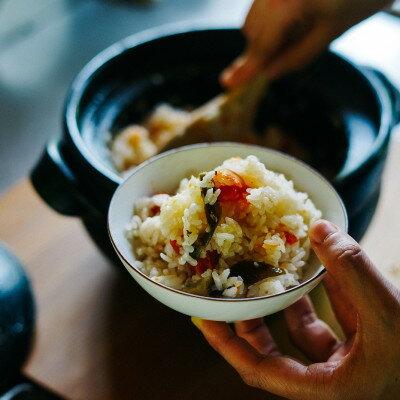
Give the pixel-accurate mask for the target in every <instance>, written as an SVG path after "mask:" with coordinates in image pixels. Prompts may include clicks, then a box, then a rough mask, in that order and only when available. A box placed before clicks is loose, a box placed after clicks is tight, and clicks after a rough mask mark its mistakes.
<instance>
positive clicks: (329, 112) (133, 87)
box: [31, 28, 400, 258]
mask: <svg viewBox="0 0 400 400" xmlns="http://www.w3.org/2000/svg"><path fill="white" fill-rule="evenodd" d="M244 45H245V41H244V38H243V36H242V35H241V33H240V31H239V30H238V29H231V28H218V29H215V28H212V29H190V30H185V31H180V32H178V33H176V32H174V33H173V32H171V31H168V32H167V31H165V30H162V29H161V30H160V29H157V30H152V31H147V32H144V33H142V34H138V35H134V36H132V37H129V38H127V39H125V40H122V41H121V42H118V43H116V44H115V45H113V46H111V47H110V48H108V49H107V50H105V51H104V52H102V53H101V54H99V55H98V56H97V57H95V58H94V59H93V60H92V61H91V62H90V63H89V64H88V65H87V66H86V67H85V68H84V69H83V70H82V72H81V73H80V74H79V75H78V77H77V78H76V80H75V81H74V83H73V85H72V87H71V90H70V93H69V96H68V99H67V102H66V106H65V115H64V135H63V136H62V138H61V139H59V140H55V141H50V142H49V143H48V145H47V148H46V149H45V151H44V154H43V156H42V158H41V159H40V160H39V162H38V164H37V165H36V167H35V168H34V170H33V172H32V175H31V179H32V182H33V185H34V187H35V188H36V190H37V191H38V193H39V194H40V195H41V196H42V197H43V199H44V200H45V201H46V202H47V203H48V204H49V205H50V206H51V207H53V208H54V209H55V210H57V211H58V212H60V213H62V214H65V215H71V216H78V217H80V218H81V219H82V221H83V223H84V225H85V227H86V228H87V230H88V231H89V233H90V235H91V236H92V238H93V240H94V241H95V242H96V244H97V245H98V246H99V247H100V249H101V250H102V251H103V252H105V253H106V254H107V255H109V256H110V257H112V258H113V257H114V255H113V254H114V252H113V250H112V248H111V245H110V242H109V240H108V236H107V232H106V215H107V209H108V204H109V202H110V199H111V197H112V194H113V192H114V190H115V189H116V187H117V186H118V184H119V183H120V182H121V180H122V178H121V177H120V176H119V175H118V174H117V172H116V171H115V170H114V168H113V166H112V164H111V161H110V158H109V156H108V149H107V140H108V138H109V135H110V133H111V134H115V133H116V132H118V130H120V129H121V128H122V127H124V126H126V125H127V124H129V123H132V122H140V121H141V120H142V118H143V117H144V116H145V115H146V114H147V113H148V112H149V111H151V110H152V108H153V107H154V106H155V105H157V104H158V103H160V102H168V103H170V104H173V105H175V106H178V107H184V108H186V107H195V106H198V105H200V104H202V103H204V102H205V101H207V100H209V99H211V98H212V97H213V96H215V95H217V94H218V93H220V92H221V91H222V88H221V87H220V86H219V83H218V75H219V73H220V71H221V70H222V69H223V68H224V67H225V66H226V65H228V64H229V62H230V61H231V60H232V59H234V58H235V57H236V56H237V55H238V54H239V53H240V52H241V51H242V49H243V47H244ZM399 103H400V96H399V94H398V93H397V92H396V90H395V89H394V87H393V86H392V85H391V84H390V82H388V81H387V79H385V77H384V76H382V75H381V74H380V73H378V72H376V71H372V70H368V69H365V68H361V67H356V66H355V65H353V64H352V63H350V62H348V61H346V60H344V59H343V58H341V57H339V56H338V55H336V54H333V53H331V52H326V53H325V54H323V55H322V56H321V57H320V58H319V59H318V60H316V62H315V63H313V64H312V65H311V66H309V67H307V69H306V70H304V71H301V72H298V73H296V74H292V75H290V76H287V77H285V78H283V79H280V80H278V81H276V82H274V83H273V84H272V85H271V86H270V88H269V89H268V91H267V93H266V95H265V98H264V99H263V101H262V104H261V105H260V107H259V111H258V115H257V118H256V121H255V129H256V130H257V132H259V133H260V135H261V133H262V132H263V131H264V130H265V128H266V127H277V128H278V129H280V130H282V131H284V132H286V133H287V134H288V135H289V136H291V137H293V138H295V139H296V140H297V141H298V142H300V143H301V145H302V146H304V147H305V148H307V149H308V151H309V159H308V160H307V161H308V162H309V163H310V164H311V165H313V166H314V167H315V168H316V169H318V170H320V171H321V172H322V173H324V174H325V175H327V176H328V177H329V179H330V180H331V182H332V183H333V184H334V186H335V187H336V189H337V190H338V192H339V193H340V195H341V196H342V198H343V201H344V203H345V205H346V208H347V212H348V215H349V224H350V234H351V235H352V236H353V237H355V238H356V239H360V238H361V236H362V235H363V233H364V232H365V230H366V228H367V227H368V224H369V222H370V220H371V218H372V216H373V213H374V210H375V207H376V204H377V201H378V198H379V191H380V183H381V174H382V170H383V166H384V163H385V158H386V154H387V150H388V143H389V139H390V133H391V130H392V127H393V126H394V125H395V124H396V123H397V122H398V120H399V118H400V105H399ZM260 140H262V137H261V136H260Z"/></svg>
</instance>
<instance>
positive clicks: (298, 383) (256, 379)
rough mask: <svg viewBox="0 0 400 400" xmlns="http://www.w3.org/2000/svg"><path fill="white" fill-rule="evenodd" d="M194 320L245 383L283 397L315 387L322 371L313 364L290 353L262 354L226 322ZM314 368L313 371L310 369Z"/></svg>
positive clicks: (298, 393) (296, 394) (304, 395)
mask: <svg viewBox="0 0 400 400" xmlns="http://www.w3.org/2000/svg"><path fill="white" fill-rule="evenodd" d="M194 322H195V325H196V326H197V327H198V328H199V329H200V331H201V332H202V333H203V335H204V337H205V338H206V340H207V341H208V343H209V344H210V345H211V346H212V347H213V348H214V349H215V350H216V351H217V352H218V353H219V354H220V355H221V356H222V357H223V358H224V359H225V360H226V361H228V363H229V364H230V365H231V366H232V367H233V368H235V369H236V371H237V372H239V374H240V375H241V377H242V379H243V380H244V381H245V382H246V383H247V384H248V385H251V386H255V387H259V388H262V389H264V390H267V391H269V392H272V393H275V394H278V395H281V396H286V397H287V396H291V397H294V396H296V397H297V396H299V395H302V396H303V398H306V393H309V394H310V396H311V395H312V393H311V392H313V391H314V390H316V386H317V385H315V383H316V380H318V377H320V376H321V375H320V374H319V372H320V371H319V370H316V369H315V368H314V367H311V368H310V367H306V366H305V365H303V364H301V363H300V362H298V361H296V360H293V359H291V358H289V357H282V356H264V355H261V354H260V353H258V352H257V351H256V350H255V349H254V348H253V347H252V346H251V345H250V344H249V343H248V342H247V341H246V340H244V339H242V338H240V337H238V336H237V335H235V333H234V332H233V330H232V329H231V328H230V327H229V325H228V324H226V323H225V322H216V321H207V320H198V319H196V320H195V321H194ZM323 365H324V364H321V368H322V369H324V367H323ZM330 367H331V366H329V368H330ZM313 368H314V370H315V374H314V373H310V372H311V371H313ZM322 372H323V371H322Z"/></svg>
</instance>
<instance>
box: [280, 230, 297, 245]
mask: <svg viewBox="0 0 400 400" xmlns="http://www.w3.org/2000/svg"><path fill="white" fill-rule="evenodd" d="M283 234H284V235H285V238H286V242H287V243H289V244H294V243H296V242H298V241H299V239H297V237H296V236H295V235H293V233H290V232H287V231H285V232H283Z"/></svg>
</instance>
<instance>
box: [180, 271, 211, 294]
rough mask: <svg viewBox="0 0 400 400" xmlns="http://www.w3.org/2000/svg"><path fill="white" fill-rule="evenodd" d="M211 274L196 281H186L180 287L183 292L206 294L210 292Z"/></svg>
mask: <svg viewBox="0 0 400 400" xmlns="http://www.w3.org/2000/svg"><path fill="white" fill-rule="evenodd" d="M211 282H212V279H211V275H210V276H209V277H207V278H202V279H200V280H198V281H197V282H192V281H190V282H188V283H187V284H186V285H185V287H184V288H183V289H182V290H183V291H184V292H187V293H191V294H197V295H199V296H208V295H209V294H210V287H211Z"/></svg>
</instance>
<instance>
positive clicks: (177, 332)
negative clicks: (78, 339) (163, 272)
mask: <svg viewBox="0 0 400 400" xmlns="http://www.w3.org/2000/svg"><path fill="white" fill-rule="evenodd" d="M116 275H117V276H115V280H114V282H113V284H112V285H110V289H111V292H110V293H109V294H108V295H107V296H109V303H108V307H109V309H108V312H107V313H106V315H107V316H108V320H107V321H106V322H105V323H106V327H105V329H106V335H107V337H108V340H107V341H106V343H107V345H106V346H107V347H106V348H105V349H104V352H105V362H106V374H107V376H106V377H105V379H107V380H108V381H109V387H110V390H111V391H112V393H109V398H110V399H119V400H123V399H133V398H135V399H154V400H157V399H171V400H173V399H191V400H196V399H199V400H200V399H201V400H204V399H219V400H224V399H230V400H233V399H242V398H249V399H250V398H251V399H252V400H257V399H264V400H265V399H279V398H280V397H277V396H274V395H269V396H268V394H267V393H265V392H263V391H261V390H258V389H254V388H251V387H248V386H246V385H245V384H244V383H243V382H242V380H241V378H240V376H239V375H238V374H237V373H236V371H235V370H234V369H233V368H232V367H230V366H229V365H228V364H227V363H226V362H225V360H223V359H222V358H221V357H220V356H219V355H218V354H217V353H216V352H214V350H213V349H212V348H210V346H209V345H208V344H207V343H206V342H205V340H204V339H203V337H202V335H201V334H200V332H199V331H197V329H196V328H195V327H194V326H193V325H192V323H191V321H190V318H189V317H187V316H185V315H182V314H179V313H177V312H175V311H172V310H170V309H168V308H167V307H165V306H163V305H162V304H161V303H159V302H157V301H156V300H154V299H153V298H152V297H150V296H149V295H148V294H147V293H146V292H144V291H143V290H142V289H141V288H140V287H139V286H138V285H137V284H136V283H135V282H134V281H133V280H132V279H129V277H128V276H127V275H126V274H125V273H121V274H116Z"/></svg>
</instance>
